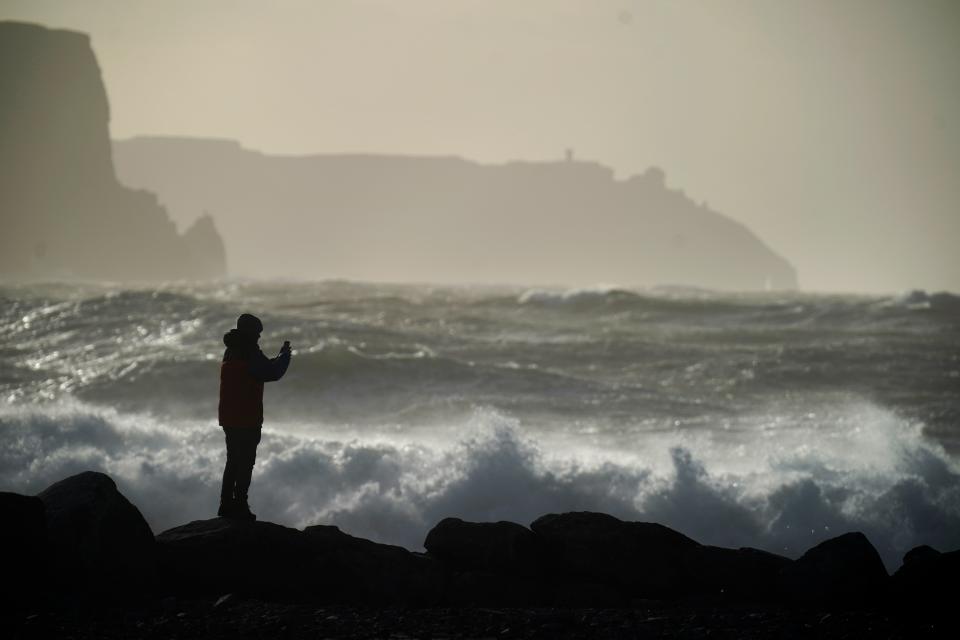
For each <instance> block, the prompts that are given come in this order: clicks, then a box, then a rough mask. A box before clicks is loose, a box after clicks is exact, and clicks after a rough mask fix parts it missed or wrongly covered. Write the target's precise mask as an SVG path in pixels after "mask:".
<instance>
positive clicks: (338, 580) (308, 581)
mask: <svg viewBox="0 0 960 640" xmlns="http://www.w3.org/2000/svg"><path fill="white" fill-rule="evenodd" d="M157 543H158V545H159V548H160V558H161V561H162V567H163V583H164V589H165V590H166V591H168V592H189V593H193V594H224V593H243V594H247V595H257V596H261V597H282V598H288V599H303V598H312V599H316V600H319V601H324V602H366V603H384V602H391V603H400V602H404V603H416V604H432V603H435V602H437V601H439V599H440V597H441V593H442V586H443V583H442V580H443V576H442V572H441V569H440V566H439V565H438V564H437V563H436V562H435V561H433V560H431V559H429V558H426V557H424V556H422V555H418V554H414V553H411V552H410V551H407V550H406V549H402V548H401V547H395V546H391V545H384V544H377V543H375V542H371V541H369V540H363V539H361V538H354V537H353V536H349V535H347V534H345V533H343V532H341V531H340V530H339V529H337V527H331V526H314V527H307V528H306V529H305V530H304V531H299V530H297V529H291V528H289V527H283V526H280V525H277V524H273V523H270V522H244V521H237V520H228V519H225V518H215V519H212V520H198V521H195V522H191V523H189V524H186V525H183V526H180V527H176V528H174V529H170V530H168V531H164V532H163V533H161V534H159V535H158V536H157Z"/></svg>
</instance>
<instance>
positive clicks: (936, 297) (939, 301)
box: [884, 289, 960, 313]
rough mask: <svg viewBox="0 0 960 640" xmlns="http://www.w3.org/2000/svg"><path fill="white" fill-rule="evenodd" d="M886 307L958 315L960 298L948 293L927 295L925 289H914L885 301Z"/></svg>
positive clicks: (941, 292)
mask: <svg viewBox="0 0 960 640" xmlns="http://www.w3.org/2000/svg"><path fill="white" fill-rule="evenodd" d="M884 306H887V307H898V308H904V309H910V310H913V311H925V310H933V311H945V312H950V313H957V312H960V296H958V295H955V294H952V293H948V292H946V291H940V292H936V293H927V292H926V291H924V290H923V289H914V290H912V291H907V292H905V293H902V294H900V295H898V296H895V297H893V298H890V299H888V300H886V301H884Z"/></svg>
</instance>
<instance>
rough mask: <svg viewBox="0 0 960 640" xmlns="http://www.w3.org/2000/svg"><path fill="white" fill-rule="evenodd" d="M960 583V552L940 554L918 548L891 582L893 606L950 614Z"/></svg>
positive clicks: (930, 548)
mask: <svg viewBox="0 0 960 640" xmlns="http://www.w3.org/2000/svg"><path fill="white" fill-rule="evenodd" d="M958 580H960V550H957V551H950V552H947V553H940V552H939V551H937V550H936V549H933V548H932V547H928V546H927V545H923V546H920V547H915V548H913V549H911V550H910V551H908V552H907V553H906V555H904V556H903V565H902V566H901V567H900V568H899V569H897V571H896V573H894V574H893V577H892V578H891V579H890V591H891V595H892V596H893V604H894V605H895V606H898V607H904V608H907V609H914V610H930V609H935V610H939V611H941V612H946V611H948V610H949V609H952V608H953V606H954V602H955V601H956V585H957V581H958Z"/></svg>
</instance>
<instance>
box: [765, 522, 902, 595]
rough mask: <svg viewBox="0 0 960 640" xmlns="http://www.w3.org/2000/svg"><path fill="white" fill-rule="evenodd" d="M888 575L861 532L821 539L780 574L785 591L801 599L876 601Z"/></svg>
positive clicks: (885, 587) (883, 589) (874, 550)
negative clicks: (821, 540)
mask: <svg viewBox="0 0 960 640" xmlns="http://www.w3.org/2000/svg"><path fill="white" fill-rule="evenodd" d="M888 580H889V576H888V575H887V570H886V568H884V566H883V561H882V560H880V554H879V553H877V550H876V549H875V548H874V546H873V545H872V544H870V541H869V540H867V537H866V536H865V535H863V534H862V533H860V532H858V531H857V532H851V533H845V534H843V535H841V536H837V537H836V538H831V539H829V540H825V541H824V542H821V543H820V544H818V545H817V546H815V547H813V548H812V549H810V550H809V551H807V552H806V553H804V554H803V555H802V556H800V558H799V559H798V560H796V561H795V562H793V563H792V564H790V565H789V566H787V567H786V568H785V569H784V570H783V572H782V573H781V574H780V588H781V591H782V592H783V594H784V595H785V596H786V597H788V598H790V599H792V600H795V601H799V602H817V603H829V604H856V603H865V602H876V601H877V600H878V598H879V597H880V596H881V595H882V594H883V593H884V592H885V591H886V589H887V587H888Z"/></svg>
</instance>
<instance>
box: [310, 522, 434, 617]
mask: <svg viewBox="0 0 960 640" xmlns="http://www.w3.org/2000/svg"><path fill="white" fill-rule="evenodd" d="M303 537H304V538H305V539H306V541H307V544H308V545H309V548H310V554H311V559H312V563H313V566H314V568H315V570H316V571H317V576H318V578H319V582H320V584H319V585H314V586H315V587H317V586H320V590H321V591H323V592H326V593H327V594H328V595H329V596H333V598H332V599H336V600H342V601H350V600H353V601H359V602H369V603H374V604H385V603H394V604H396V603H402V604H414V605H430V604H436V603H437V602H439V601H440V599H441V596H442V594H443V590H444V574H443V570H442V568H441V567H440V565H439V563H438V562H437V561H436V560H434V559H432V558H429V557H426V556H424V555H423V554H419V553H412V552H410V551H408V550H406V549H404V548H402V547H396V546H393V545H388V544H378V543H376V542H371V541H370V540H364V539H363V538H355V537H353V536H350V535H347V534H346V533H343V532H342V531H340V529H339V528H337V527H335V526H324V525H316V526H312V527H307V528H306V529H304V531H303Z"/></svg>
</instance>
